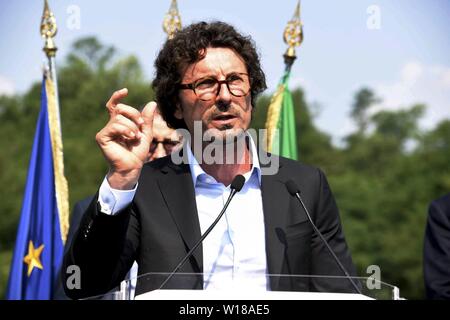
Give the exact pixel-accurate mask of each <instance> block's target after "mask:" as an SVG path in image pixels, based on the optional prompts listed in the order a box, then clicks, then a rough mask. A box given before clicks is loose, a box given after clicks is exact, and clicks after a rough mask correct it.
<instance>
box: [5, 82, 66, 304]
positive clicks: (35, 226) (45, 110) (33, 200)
mask: <svg viewBox="0 0 450 320" xmlns="http://www.w3.org/2000/svg"><path fill="white" fill-rule="evenodd" d="M57 107H58V106H57V100H56V99H55V90H54V87H53V83H52V81H51V79H49V78H48V77H44V80H43V82H42V93H41V110H40V113H39V118H38V121H37V126H36V132H35V136H34V142H33V149H32V152H31V159H30V164H29V168H28V175H27V181H26V186H25V195H24V198H23V203H22V211H21V216H20V222H19V228H18V231H17V238H16V244H15V248H14V254H13V258H12V263H11V270H10V274H9V281H8V288H7V292H6V298H7V299H13V300H18V299H20V300H21V299H27V300H28V299H38V300H47V299H52V296H53V290H54V287H55V283H56V281H57V277H58V272H59V268H60V267H61V263H62V257H63V252H64V242H65V233H66V232H65V230H66V229H65V228H64V229H62V228H61V227H62V225H64V227H67V225H66V221H65V219H66V218H67V216H64V215H65V214H67V212H63V211H67V210H66V209H68V203H67V182H66V180H65V178H64V175H62V177H61V174H62V170H63V168H62V143H61V136H60V130H59V122H56V121H59V120H57V119H58V116H57V114H56V116H55V110H56V108H57ZM55 127H56V128H55ZM61 186H62V188H61ZM58 189H59V190H58ZM58 191H59V194H58ZM61 222H62V223H61Z"/></svg>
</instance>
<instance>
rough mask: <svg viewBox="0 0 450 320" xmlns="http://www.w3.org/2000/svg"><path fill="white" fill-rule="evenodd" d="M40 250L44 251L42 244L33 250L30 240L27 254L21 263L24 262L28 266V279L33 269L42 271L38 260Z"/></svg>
mask: <svg viewBox="0 0 450 320" xmlns="http://www.w3.org/2000/svg"><path fill="white" fill-rule="evenodd" d="M42 250H44V245H43V244H41V245H40V246H39V248H37V249H35V248H34V245H33V242H31V240H30V243H29V244H28V254H27V255H26V256H25V258H23V262H25V263H26V264H27V265H28V272H27V275H28V277H29V276H30V275H31V272H32V271H33V268H34V267H36V268H39V269H41V270H43V269H44V267H43V266H42V263H41V260H40V256H41V253H42Z"/></svg>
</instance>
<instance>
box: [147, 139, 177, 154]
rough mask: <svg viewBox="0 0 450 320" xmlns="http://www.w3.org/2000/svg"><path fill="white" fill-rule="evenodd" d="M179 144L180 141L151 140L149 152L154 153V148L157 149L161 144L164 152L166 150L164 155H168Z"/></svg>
mask: <svg viewBox="0 0 450 320" xmlns="http://www.w3.org/2000/svg"><path fill="white" fill-rule="evenodd" d="M179 143H180V141H173V140H170V139H164V140H156V139H153V140H152V143H151V144H150V149H149V151H150V152H152V153H153V152H155V150H156V148H158V145H159V144H162V146H163V148H164V150H166V153H167V154H169V153H171V152H172V150H173V149H174V148H175V147H176V146H177V145H178V144H179Z"/></svg>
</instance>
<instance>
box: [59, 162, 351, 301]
mask: <svg viewBox="0 0 450 320" xmlns="http://www.w3.org/2000/svg"><path fill="white" fill-rule="evenodd" d="M272 157H275V156H272ZM289 179H293V180H294V181H295V182H296V183H297V185H298V186H299V188H300V190H301V191H302V197H303V200H304V202H305V204H306V206H307V208H308V210H309V212H310V213H311V216H312V219H313V221H314V222H315V223H316V225H317V227H318V228H319V230H321V232H322V233H323V235H324V237H325V238H326V239H327V241H328V242H329V244H330V246H331V247H332V249H333V250H334V252H335V253H336V255H337V256H338V258H339V259H340V261H341V262H342V264H343V265H344V266H345V267H346V268H347V270H348V271H349V273H350V274H353V275H354V274H355V268H354V266H353V263H352V260H351V256H350V252H349V249H348V247H347V244H346V241H345V238H344V234H343V230H342V226H341V222H340V218H339V212H338V209H337V206H336V203H335V200H334V198H333V195H332V193H331V190H330V187H329V185H328V183H327V180H326V178H325V176H324V174H323V173H322V172H321V171H320V170H319V169H316V168H313V167H309V166H306V165H303V164H300V163H298V162H296V161H292V160H289V159H286V158H282V157H280V158H279V168H278V172H277V173H276V174H275V175H263V176H262V181H261V193H262V201H263V211H264V222H265V234H266V255H267V264H268V271H269V273H270V274H299V275H311V274H312V275H339V276H341V275H343V274H342V272H341V270H340V269H339V268H338V265H337V264H336V262H335V261H334V260H333V258H332V256H331V255H330V253H329V252H328V251H327V249H326V247H325V246H324V245H323V243H322V242H321V240H320V238H319V237H318V236H317V235H316V234H314V232H313V229H312V227H311V225H310V223H309V222H308V220H307V218H306V215H305V214H304V212H303V210H302V209H301V207H300V206H299V204H298V203H297V200H296V199H295V198H294V197H292V196H291V195H290V194H289V193H288V191H287V189H286V187H285V182H286V181H288V180H289ZM95 198H97V197H95ZM200 236H201V234H200V225H199V220H198V215H197V208H196V201H195V191H194V186H193V182H192V178H191V172H190V168H189V165H188V164H181V165H175V164H174V163H173V162H172V161H171V158H170V156H168V157H164V158H161V159H158V160H156V161H153V162H150V163H147V164H146V165H145V166H144V168H143V170H142V172H141V176H140V179H139V185H138V189H137V192H136V195H135V197H134V200H133V202H132V203H131V204H130V205H129V206H128V207H127V208H125V209H124V210H123V211H122V212H120V213H118V214H117V215H114V216H109V215H105V214H103V213H101V212H100V210H99V205H98V204H97V201H93V202H91V204H90V206H89V208H88V209H87V211H86V214H85V216H84V217H83V221H82V222H81V227H80V229H79V231H78V234H77V235H76V237H75V240H74V242H73V244H72V246H71V248H70V250H69V252H68V253H67V254H66V256H65V259H64V266H65V267H67V266H68V265H71V264H76V265H78V266H80V268H81V272H82V277H81V279H82V281H81V284H82V285H81V290H66V292H67V294H68V295H69V296H70V297H72V298H80V297H84V296H90V295H96V294H100V293H102V292H106V291H108V290H109V289H111V288H113V287H115V286H117V284H118V283H119V282H120V281H121V280H122V279H123V278H124V276H125V274H126V273H127V271H128V270H129V268H130V267H131V264H132V263H133V261H134V260H136V261H137V262H138V264H139V274H140V275H141V274H144V273H149V272H171V271H172V270H173V269H174V268H175V266H176V265H177V264H178V263H179V261H180V260H181V259H182V258H183V257H184V256H185V255H186V253H187V252H188V251H189V249H190V248H191V247H192V246H193V245H194V244H195V242H196V241H197V240H198V239H199V238H200ZM202 271H203V256H202V248H201V246H200V247H199V248H198V249H197V250H196V251H195V253H194V255H193V257H192V258H191V259H190V261H188V263H186V264H185V265H184V267H183V268H182V269H181V270H180V272H186V273H192V272H193V273H201V272H202ZM64 283H65V281H64ZM270 285H271V289H272V290H299V291H308V290H314V291H331V292H332V291H349V292H351V291H353V289H352V288H351V285H350V283H349V282H348V281H347V280H343V281H339V280H335V281H331V280H328V281H320V280H312V281H310V280H308V279H303V280H293V279H292V278H277V277H273V278H271V283H270ZM175 286H177V287H182V288H189V289H201V288H202V287H203V285H202V279H197V281H194V282H191V283H187V284H186V283H179V284H176V285H175ZM156 287H157V285H156ZM151 289H153V288H152V287H151V286H150V284H149V283H147V284H146V283H144V281H142V282H140V281H138V283H137V287H136V294H140V293H142V292H145V291H147V290H151Z"/></svg>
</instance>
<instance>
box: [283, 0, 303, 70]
mask: <svg viewBox="0 0 450 320" xmlns="http://www.w3.org/2000/svg"><path fill="white" fill-rule="evenodd" d="M283 38H284V42H285V43H286V44H287V45H288V46H289V47H288V49H287V50H286V53H285V54H284V59H285V63H286V68H290V67H291V66H292V64H293V63H294V61H295V59H296V58H297V56H296V55H295V47H299V46H300V45H301V43H302V41H303V24H302V21H301V20H300V0H299V1H298V3H297V7H296V9H295V13H294V15H293V16H292V19H291V20H290V21H289V22H288V23H287V25H286V28H285V29H284V34H283Z"/></svg>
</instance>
